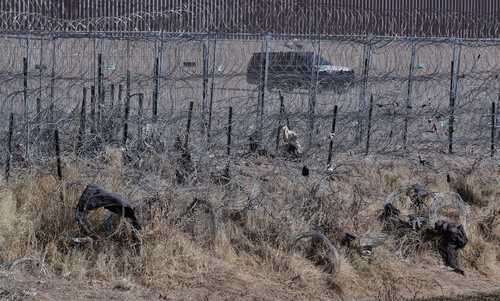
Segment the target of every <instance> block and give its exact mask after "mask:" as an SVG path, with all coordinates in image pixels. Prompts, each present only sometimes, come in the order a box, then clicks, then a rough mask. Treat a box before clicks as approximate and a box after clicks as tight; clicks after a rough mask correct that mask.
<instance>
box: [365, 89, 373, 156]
mask: <svg viewBox="0 0 500 301" xmlns="http://www.w3.org/2000/svg"><path fill="white" fill-rule="evenodd" d="M372 114H373V95H371V96H370V106H369V109H368V127H367V131H366V151H365V155H367V156H368V154H369V152H370V138H371V132H372Z"/></svg>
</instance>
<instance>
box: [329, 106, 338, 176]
mask: <svg viewBox="0 0 500 301" xmlns="http://www.w3.org/2000/svg"><path fill="white" fill-rule="evenodd" d="M337 112H338V106H337V105H335V106H334V107H333V119H332V131H331V132H330V147H329V149H328V161H327V164H326V166H327V167H328V168H330V167H331V165H332V159H333V138H334V135H335V130H336V126H337Z"/></svg>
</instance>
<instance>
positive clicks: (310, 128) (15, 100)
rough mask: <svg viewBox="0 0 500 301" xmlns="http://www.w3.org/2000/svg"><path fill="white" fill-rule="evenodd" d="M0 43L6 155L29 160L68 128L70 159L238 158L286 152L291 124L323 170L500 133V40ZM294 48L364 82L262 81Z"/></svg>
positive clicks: (126, 38) (134, 38) (469, 144)
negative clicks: (107, 151)
mask: <svg viewBox="0 0 500 301" xmlns="http://www.w3.org/2000/svg"><path fill="white" fill-rule="evenodd" d="M0 43H1V45H2V51H3V54H2V56H1V57H0V100H1V102H0V105H1V110H0V111H1V112H2V113H1V114H2V118H1V120H2V121H1V122H0V127H1V129H2V132H3V134H2V135H1V137H2V139H5V140H4V141H5V143H2V145H1V146H0V152H1V153H3V154H4V155H3V156H2V157H7V158H9V160H12V162H17V164H20V163H19V162H34V161H40V162H43V161H44V160H45V159H44V158H46V156H47V155H48V154H51V153H53V147H52V144H53V130H55V129H57V131H58V140H60V141H61V143H62V144H63V146H62V147H61V149H60V152H61V153H62V155H65V154H70V153H76V154H89V153H92V152H95V151H96V150H102V149H103V148H104V147H105V146H106V145H116V146H121V147H123V148H125V149H127V150H129V151H132V153H134V154H138V155H137V156H139V157H140V156H142V155H140V154H143V153H144V152H147V151H152V152H154V153H156V154H158V155H159V156H169V153H171V152H169V151H168V150H169V149H170V150H172V149H173V148H176V149H179V147H180V148H189V149H190V150H191V154H192V156H193V157H194V158H202V157H205V156H208V154H210V156H212V157H213V158H231V157H237V156H238V157H240V156H244V155H245V154H247V153H249V151H250V150H251V149H252V148H253V146H252V144H255V145H256V148H257V149H260V150H264V151H265V152H266V153H268V154H272V155H273V156H278V157H279V156H282V155H283V150H282V149H281V147H282V145H283V142H282V141H283V140H282V136H281V138H280V132H279V129H280V128H282V127H283V126H284V125H288V127H289V129H291V130H293V131H294V132H295V133H296V134H297V135H298V140H299V142H300V144H302V146H303V147H304V151H305V153H306V154H307V156H304V157H303V159H302V160H304V161H305V162H308V164H311V165H314V164H320V165H323V166H324V165H326V164H327V158H328V161H330V160H332V153H333V161H335V157H336V156H337V155H339V154H393V155H404V154H413V155H415V154H430V153H433V152H442V153H448V152H449V153H456V154H462V155H469V156H472V155H473V156H483V157H487V156H490V155H491V156H493V155H494V154H495V145H496V140H497V139H498V138H499V137H498V135H497V132H498V131H497V125H496V124H498V122H497V120H498V112H497V110H496V108H498V101H499V100H500V85H499V78H498V74H499V72H500V61H499V60H498V58H499V57H500V53H499V52H500V41H496V40H476V41H467V40H461V39H435V38H432V39H431V38H420V39H417V38H377V37H355V36H352V37H334V38H330V39H304V38H302V37H300V36H283V35H279V36H273V35H264V36H262V35H255V36H249V35H241V36H237V35H229V34H228V35H226V34H166V33H121V34H119V35H117V34H115V33H100V34H89V33H85V34H78V33H51V34H41V35H8V34H5V35H3V36H2V37H1V39H0ZM290 51H292V52H293V51H297V52H301V53H314V54H316V55H317V56H315V57H317V59H315V62H314V64H316V67H320V66H322V65H321V64H325V63H324V61H328V62H331V63H333V64H335V65H337V66H346V67H348V68H352V69H353V70H354V74H355V76H354V79H353V80H352V81H351V82H349V83H348V84H346V85H344V86H343V87H342V89H333V90H330V89H322V88H321V87H322V86H321V80H320V79H319V77H318V76H314V75H313V76H311V77H308V78H306V79H304V81H305V82H302V83H300V85H298V86H300V88H296V89H293V88H294V87H289V88H276V87H274V86H272V85H270V81H269V79H270V74H269V72H270V67H269V65H270V64H271V63H272V61H271V59H269V61H268V62H267V63H264V64H263V65H261V66H265V67H263V68H261V72H262V73H259V74H262V76H261V77H259V81H258V82H257V83H256V84H255V83H249V81H248V73H247V71H248V69H247V67H248V63H249V62H250V60H251V57H252V55H253V54H254V53H256V52H263V53H271V52H275V53H276V52H278V53H279V52H290ZM304 67H308V66H304ZM309 67H310V66H309ZM307 70H310V69H307ZM314 70H318V69H314ZM495 103H496V104H497V105H496V108H495ZM9 116H10V117H9ZM332 123H334V125H333V128H332ZM332 132H334V134H332ZM277 137H278V138H277ZM280 144H281V146H280ZM285 153H286V151H285ZM228 156H229V157H228ZM16 158H17V159H16ZM10 164H11V163H10V161H9V163H8V166H9V169H10Z"/></svg>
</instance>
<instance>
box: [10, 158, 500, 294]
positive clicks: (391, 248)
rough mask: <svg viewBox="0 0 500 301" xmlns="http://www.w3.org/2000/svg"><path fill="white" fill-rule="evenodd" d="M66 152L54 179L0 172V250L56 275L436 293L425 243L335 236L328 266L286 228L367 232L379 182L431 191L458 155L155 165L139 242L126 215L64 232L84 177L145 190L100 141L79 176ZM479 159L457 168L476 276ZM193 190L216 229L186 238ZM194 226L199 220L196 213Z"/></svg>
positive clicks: (190, 289) (469, 268) (301, 290)
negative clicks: (108, 229)
mask: <svg viewBox="0 0 500 301" xmlns="http://www.w3.org/2000/svg"><path fill="white" fill-rule="evenodd" d="M67 162H73V163H68V165H67V166H66V168H65V183H64V184H60V183H58V181H57V180H56V179H55V178H54V177H53V176H51V175H47V174H45V173H42V172H40V171H33V172H32V173H30V174H20V175H19V176H18V177H17V178H15V179H14V180H13V181H11V183H10V184H8V185H7V184H2V187H1V190H0V209H1V210H0V221H1V222H0V226H1V227H0V262H4V263H9V262H13V261H14V260H16V259H18V258H23V257H27V256H35V257H37V258H40V260H41V261H42V262H43V263H44V264H45V265H46V266H47V267H48V269H49V271H50V273H54V274H56V275H58V276H60V277H64V278H66V279H78V280H84V279H98V280H102V281H107V282H109V283H114V284H115V286H116V287H117V289H126V288H127V289H128V288H132V287H134V286H136V285H140V286H145V287H148V288H155V289H160V290H161V291H164V292H168V293H169V294H170V295H171V296H174V297H173V298H174V299H175V298H179V299H183V298H184V299H186V298H187V299H189V298H194V299H198V298H202V297H200V296H201V295H199V294H201V291H200V290H201V289H203V294H206V293H207V292H208V293H209V294H212V295H213V296H216V297H217V296H218V297H220V298H243V297H244V299H249V300H250V299H252V298H255V299H259V300H285V299H288V300H290V299H293V300H299V299H300V300H331V299H339V300H340V299H342V298H347V299H348V298H349V297H352V298H355V299H358V298H363V297H373V298H376V299H377V300H402V299H403V298H406V299H408V298H410V300H411V298H414V297H415V296H419V297H420V296H424V295H434V294H439V293H440V290H439V289H436V281H437V282H439V280H434V279H433V278H436V276H439V277H442V278H443V279H446V277H448V276H446V275H447V274H446V273H449V272H445V271H444V270H443V271H439V268H438V266H439V265H440V259H439V257H438V255H437V252H436V251H434V249H433V248H432V246H426V247H424V248H421V249H419V251H418V252H411V253H408V254H406V255H404V256H401V254H400V253H398V252H397V249H398V246H399V243H400V242H398V241H397V240H394V239H389V240H387V241H386V242H385V243H384V244H383V245H382V246H380V247H378V248H377V249H376V250H375V253H374V255H373V256H372V257H368V258H367V257H362V256H360V255H359V254H358V253H357V252H356V251H352V250H348V249H343V248H340V261H341V267H340V270H339V272H338V274H337V275H336V277H335V278H334V277H332V276H331V275H329V274H327V273H324V272H323V271H322V270H321V269H320V267H317V266H315V265H314V264H313V263H312V262H310V261H308V260H306V259H305V258H304V257H303V256H300V254H299V253H297V254H295V253H294V252H290V251H289V248H288V247H289V246H290V243H291V242H292V241H293V238H294V237H295V236H296V235H297V234H299V233H301V232H304V231H307V230H310V229H311V228H312V227H316V228H320V229H321V230H322V231H323V232H324V233H325V234H326V235H327V236H328V237H329V238H330V239H331V240H332V241H333V242H334V243H335V244H336V245H337V246H339V236H340V235H341V232H342V231H347V232H350V233H352V234H355V235H356V236H358V237H362V236H366V235H367V234H369V233H376V232H377V231H380V228H381V226H380V224H379V223H378V222H377V215H378V212H379V210H380V208H381V207H382V205H383V202H384V201H385V198H386V197H387V195H388V194H389V193H390V192H392V191H394V190H397V189H399V188H401V187H404V186H407V185H409V184H414V183H423V184H425V185H427V186H428V187H430V188H431V189H432V190H434V191H446V190H450V189H453V187H452V186H450V185H447V183H446V174H447V173H457V174H458V173H459V172H460V171H459V168H458V167H459V166H462V165H463V162H458V163H456V165H455V164H454V163H453V162H454V161H450V164H448V168H449V170H442V171H440V172H439V173H435V172H432V171H429V170H426V169H425V168H424V167H419V166H413V165H412V163H411V162H409V161H398V160H383V159H380V160H379V159H376V158H366V159H362V160H360V161H358V162H347V161H346V165H345V166H346V168H344V170H342V171H340V174H339V175H338V176H336V177H334V178H331V179H330V178H324V177H322V176H321V177H320V176H319V175H314V174H313V175H312V176H311V177H310V178H309V179H305V178H302V177H297V176H295V175H294V173H296V172H298V167H296V166H294V165H286V166H283V167H280V168H276V167H273V166H272V165H270V164H269V162H265V160H264V161H262V162H260V165H259V166H256V165H253V164H252V163H251V162H250V163H249V164H248V166H245V167H235V170H234V171H233V174H235V177H234V178H233V181H234V182H235V183H236V184H235V185H228V186H226V187H221V186H209V187H208V188H207V190H203V191H201V190H196V189H192V190H189V189H186V188H182V187H175V186H173V185H172V184H170V183H172V182H173V179H172V178H169V176H166V177H165V178H164V179H162V180H161V181H162V183H163V184H164V185H163V184H162V185H159V186H158V189H157V191H155V193H156V194H155V195H156V198H157V199H158V200H159V203H160V204H161V208H163V209H162V210H160V209H161V208H160V209H159V208H158V207H157V208H156V209H155V210H156V211H154V210H153V212H148V215H147V216H148V217H149V218H148V220H147V221H144V229H143V231H142V232H141V240H142V242H143V244H142V249H141V252H139V253H138V252H137V249H136V248H134V247H132V246H130V244H131V243H132V239H131V237H132V235H131V232H130V231H131V229H129V227H124V228H123V229H122V230H121V231H120V233H118V235H116V236H114V237H112V238H111V239H109V240H104V241H96V242H94V243H93V244H91V245H86V244H80V245H79V244H75V243H74V242H72V241H71V239H72V238H75V237H79V235H80V233H79V229H78V227H77V225H76V224H75V219H74V209H75V206H76V203H77V201H78V197H79V194H80V193H81V191H82V190H83V188H84V186H85V184H86V183H87V182H90V181H91V180H92V182H98V183H100V184H102V185H103V186H104V187H106V188H108V189H110V190H113V191H116V192H119V193H121V194H123V195H126V196H128V197H129V198H130V199H131V200H132V202H133V203H134V204H136V205H140V204H141V200H143V199H145V198H147V197H148V195H150V193H149V194H148V193H146V192H145V191H144V189H142V188H141V187H136V185H139V184H135V183H134V181H132V180H130V179H129V178H128V177H127V176H126V175H127V171H128V168H129V167H127V166H124V165H123V162H122V161H121V156H120V155H119V153H117V151H116V150H113V151H110V152H108V154H107V155H105V157H104V159H103V162H105V164H106V165H105V168H104V169H102V171H100V172H99V174H98V175H95V176H93V178H92V179H91V180H89V178H82V177H81V175H82V174H87V173H89V172H90V171H89V170H86V167H85V166H86V165H85V164H82V162H79V161H71V158H67ZM164 164H165V165H166V166H165V167H168V164H169V163H168V162H167V163H164ZM242 166H243V164H242ZM489 168H493V167H491V166H490V165H487V164H486V163H484V164H483V165H482V166H478V167H476V169H475V170H474V171H472V172H471V173H470V174H469V175H468V176H467V177H468V181H469V183H471V184H469V186H468V187H470V189H471V191H472V193H473V194H474V195H480V196H481V198H482V199H483V200H485V202H487V204H488V206H487V207H484V208H483V207H477V206H472V207H471V210H470V216H471V218H470V220H471V223H470V227H469V228H468V235H469V238H470V243H469V244H468V245H467V247H466V248H465V250H464V251H463V254H462V260H463V263H464V265H465V267H466V272H467V273H474V274H476V273H477V274H478V275H480V277H482V278H481V279H483V280H484V282H485V283H487V282H488V281H489V280H491V281H497V280H500V264H499V259H500V253H499V252H498V249H499V244H500V240H499V239H498V233H496V232H494V231H498V226H493V227H489V228H487V229H490V230H489V231H490V232H491V231H493V232H494V233H490V234H485V233H484V231H485V229H486V228H484V227H483V228H482V230H480V226H479V225H480V224H481V222H482V221H485V220H487V217H488V214H489V213H490V212H491V210H493V209H498V204H497V203H496V202H495V201H494V200H495V196H496V195H498V194H499V193H500V191H499V190H500V186H498V182H497V180H498V179H497V178H495V175H494V174H491V173H488V170H489ZM160 169H161V168H160ZM170 177H171V176H170ZM233 184H234V183H233ZM200 185H201V186H203V185H202V184H200ZM60 189H63V192H64V200H63V201H61V200H60V199H59V191H60ZM485 191H488V192H487V193H485ZM197 196H204V197H205V198H206V199H207V200H209V201H210V202H211V203H212V204H213V206H214V208H215V209H214V210H215V213H216V217H217V218H216V220H217V223H216V228H217V237H216V240H215V242H213V244H212V245H211V246H209V245H207V244H205V242H204V241H201V240H202V239H205V238H204V237H205V236H202V235H201V236H194V238H193V236H192V235H191V233H192V232H190V231H186V229H185V228H183V227H180V226H179V225H178V224H177V223H176V219H177V218H178V216H180V215H181V214H182V212H183V211H184V210H185V208H186V207H187V206H188V204H189V203H190V202H191V201H192V199H193V197H197ZM249 200H250V201H249ZM476 204H477V203H473V204H472V205H476ZM99 214H101V215H99ZM102 214H104V213H97V214H95V215H94V218H95V219H99V218H102ZM199 214H200V215H199V218H197V219H195V220H194V221H193V222H195V223H196V222H200V223H202V222H203V221H204V219H202V218H201V217H202V215H203V212H200V213H199ZM125 225H126V224H125ZM495 225H497V224H495ZM196 229H197V230H196ZM196 229H195V230H196V231H199V230H200V229H201V230H203V225H201V227H198V228H196ZM195 230H193V231H195ZM495 235H496V236H495ZM429 267H434V268H433V269H429ZM429 270H432V271H429ZM439 277H438V279H439ZM123 279H126V280H123ZM443 283H444V282H440V283H439V285H443ZM122 284H123V285H122Z"/></svg>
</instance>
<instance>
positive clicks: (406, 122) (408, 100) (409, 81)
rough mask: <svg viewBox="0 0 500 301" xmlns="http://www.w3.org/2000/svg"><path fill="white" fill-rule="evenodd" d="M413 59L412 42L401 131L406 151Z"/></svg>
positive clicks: (413, 49)
mask: <svg viewBox="0 0 500 301" xmlns="http://www.w3.org/2000/svg"><path fill="white" fill-rule="evenodd" d="M415 58H416V45H415V42H412V46H411V58H410V71H409V73H410V74H409V75H408V91H407V94H406V106H405V121H404V129H403V149H404V151H407V150H408V122H409V119H410V114H411V110H412V102H411V94H412V89H413V72H414V70H415Z"/></svg>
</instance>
